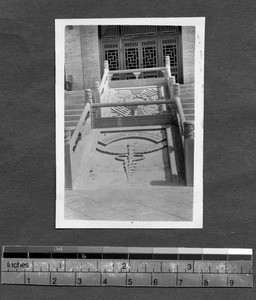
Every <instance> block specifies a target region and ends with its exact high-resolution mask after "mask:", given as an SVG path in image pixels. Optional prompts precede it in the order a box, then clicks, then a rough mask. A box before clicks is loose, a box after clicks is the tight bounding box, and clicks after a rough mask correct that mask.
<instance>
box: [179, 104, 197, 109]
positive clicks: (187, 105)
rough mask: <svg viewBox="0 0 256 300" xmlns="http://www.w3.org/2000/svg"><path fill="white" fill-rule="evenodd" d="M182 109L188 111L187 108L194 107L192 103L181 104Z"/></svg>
mask: <svg viewBox="0 0 256 300" xmlns="http://www.w3.org/2000/svg"><path fill="white" fill-rule="evenodd" d="M181 105H182V107H183V109H189V108H194V107H195V105H194V103H181Z"/></svg>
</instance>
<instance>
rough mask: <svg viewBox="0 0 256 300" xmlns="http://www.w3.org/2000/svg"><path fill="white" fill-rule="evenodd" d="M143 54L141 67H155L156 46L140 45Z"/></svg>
mask: <svg viewBox="0 0 256 300" xmlns="http://www.w3.org/2000/svg"><path fill="white" fill-rule="evenodd" d="M142 55H143V63H142V67H143V68H155V67H156V47H155V46H153V47H142Z"/></svg>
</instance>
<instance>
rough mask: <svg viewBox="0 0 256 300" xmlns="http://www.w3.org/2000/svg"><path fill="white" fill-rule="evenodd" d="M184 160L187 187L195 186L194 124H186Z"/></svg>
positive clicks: (186, 122)
mask: <svg viewBox="0 0 256 300" xmlns="http://www.w3.org/2000/svg"><path fill="white" fill-rule="evenodd" d="M183 125H184V160H185V175H186V185H187V186H193V181H194V123H193V122H188V121H185V122H184V124H183Z"/></svg>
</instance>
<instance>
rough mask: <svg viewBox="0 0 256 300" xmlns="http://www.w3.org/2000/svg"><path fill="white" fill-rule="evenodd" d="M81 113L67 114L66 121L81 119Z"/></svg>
mask: <svg viewBox="0 0 256 300" xmlns="http://www.w3.org/2000/svg"><path fill="white" fill-rule="evenodd" d="M80 117H81V116H80V115H76V116H65V122H66V121H77V122H78V121H79V119H80Z"/></svg>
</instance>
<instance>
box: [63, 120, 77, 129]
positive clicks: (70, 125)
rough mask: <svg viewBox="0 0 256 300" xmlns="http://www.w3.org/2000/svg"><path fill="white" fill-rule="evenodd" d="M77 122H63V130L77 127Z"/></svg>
mask: <svg viewBox="0 0 256 300" xmlns="http://www.w3.org/2000/svg"><path fill="white" fill-rule="evenodd" d="M77 122H78V121H65V128H67V127H75V128H76V126H77Z"/></svg>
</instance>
